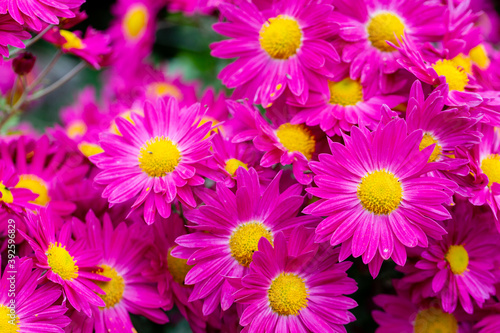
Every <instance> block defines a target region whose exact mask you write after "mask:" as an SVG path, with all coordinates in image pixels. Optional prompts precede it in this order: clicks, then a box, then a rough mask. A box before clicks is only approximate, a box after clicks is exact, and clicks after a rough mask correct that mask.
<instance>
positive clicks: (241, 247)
mask: <svg viewBox="0 0 500 333" xmlns="http://www.w3.org/2000/svg"><path fill="white" fill-rule="evenodd" d="M262 237H265V238H267V239H268V240H269V242H271V243H272V242H273V236H272V234H271V232H270V231H269V230H267V229H266V227H265V226H264V225H263V224H262V223H260V222H247V223H243V224H241V225H239V226H238V227H237V228H236V230H234V231H233V233H232V234H231V238H230V239H229V248H230V249H231V255H232V256H233V258H234V259H236V260H237V261H238V262H239V263H240V265H242V266H245V267H248V266H249V265H250V263H251V262H252V256H253V253H254V252H255V251H257V250H258V249H259V247H258V245H259V240H260V239H261V238H262Z"/></svg>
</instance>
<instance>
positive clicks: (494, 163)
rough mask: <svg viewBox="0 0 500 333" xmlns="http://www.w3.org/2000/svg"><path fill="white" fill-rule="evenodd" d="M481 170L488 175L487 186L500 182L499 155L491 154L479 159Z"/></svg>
mask: <svg viewBox="0 0 500 333" xmlns="http://www.w3.org/2000/svg"><path fill="white" fill-rule="evenodd" d="M481 170H482V171H483V173H484V174H485V175H486V176H488V180H489V183H488V186H490V187H491V185H493V183H498V184H500V155H499V154H492V155H489V156H488V157H486V158H485V159H484V160H482V161H481Z"/></svg>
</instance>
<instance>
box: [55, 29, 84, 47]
mask: <svg viewBox="0 0 500 333" xmlns="http://www.w3.org/2000/svg"><path fill="white" fill-rule="evenodd" d="M59 33H60V34H61V36H63V37H64V39H66V43H64V44H63V46H62V48H63V49H65V50H69V49H78V50H81V49H83V48H84V47H85V45H84V44H83V41H82V40H81V39H80V38H79V37H78V36H77V35H75V34H74V33H72V32H71V31H68V30H59Z"/></svg>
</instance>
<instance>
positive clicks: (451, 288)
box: [401, 203, 500, 313]
mask: <svg viewBox="0 0 500 333" xmlns="http://www.w3.org/2000/svg"><path fill="white" fill-rule="evenodd" d="M466 204H467V203H464V204H463V205H466ZM465 208H466V207H461V206H458V207H457V211H456V212H455V213H454V214H453V219H452V220H450V221H449V222H448V223H447V226H446V230H447V231H448V234H447V235H446V236H444V237H443V239H442V240H440V241H431V243H430V244H429V248H428V249H426V250H425V251H424V252H422V254H421V255H420V257H421V260H420V261H418V262H417V263H416V264H415V266H414V268H413V269H411V270H409V271H408V274H407V276H405V277H404V278H403V279H402V280H401V286H402V287H404V288H406V289H409V288H410V287H412V300H413V301H414V302H418V301H420V300H421V299H422V298H427V297H438V298H439V299H440V300H441V306H442V308H443V310H444V311H445V312H450V313H451V312H453V311H455V309H456V307H457V303H460V305H461V307H462V308H463V309H464V310H465V312H467V313H473V311H474V305H473V302H472V300H471V298H472V299H473V300H474V303H477V305H479V307H482V306H483V304H484V302H485V301H486V300H487V299H489V298H490V295H492V294H494V293H495V288H494V284H495V283H496V282H497V279H496V277H495V275H494V272H495V270H497V269H498V268H497V267H495V258H498V251H499V250H500V247H499V246H498V234H497V233H496V232H495V230H494V229H492V228H494V227H493V223H491V224H489V223H488V222H492V221H488V220H485V218H484V217H485V215H484V214H483V215H480V216H482V217H481V218H479V216H475V217H473V216H472V209H469V210H466V209H465ZM489 216H490V218H491V215H489ZM405 270H406V268H405Z"/></svg>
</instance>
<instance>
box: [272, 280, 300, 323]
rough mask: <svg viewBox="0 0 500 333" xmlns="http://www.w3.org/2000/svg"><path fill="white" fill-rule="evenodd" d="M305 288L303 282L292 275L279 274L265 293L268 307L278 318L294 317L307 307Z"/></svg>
mask: <svg viewBox="0 0 500 333" xmlns="http://www.w3.org/2000/svg"><path fill="white" fill-rule="evenodd" d="M307 296H308V292H307V288H306V284H305V283H304V280H303V279H302V278H300V277H299V276H298V275H296V274H293V273H281V274H280V275H278V276H277V277H276V278H275V279H274V280H273V281H272V283H271V287H270V288H269V290H268V291H267V298H268V299H269V305H270V306H271V309H272V310H273V311H274V313H277V314H278V315H280V316H290V315H293V316H296V315H298V314H299V311H300V310H302V309H304V308H306V307H307Z"/></svg>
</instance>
